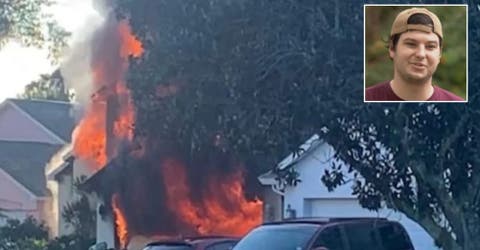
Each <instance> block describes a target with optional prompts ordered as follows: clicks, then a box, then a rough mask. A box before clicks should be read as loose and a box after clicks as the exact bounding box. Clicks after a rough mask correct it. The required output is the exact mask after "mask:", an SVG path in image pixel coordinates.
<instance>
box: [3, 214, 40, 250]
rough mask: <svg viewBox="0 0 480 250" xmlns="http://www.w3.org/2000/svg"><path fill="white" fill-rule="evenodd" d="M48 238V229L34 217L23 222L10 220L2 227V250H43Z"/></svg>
mask: <svg viewBox="0 0 480 250" xmlns="http://www.w3.org/2000/svg"><path fill="white" fill-rule="evenodd" d="M47 238H48V231H47V228H46V227H45V225H44V224H43V223H39V222H38V221H37V220H36V219H35V218H33V217H28V218H26V219H25V220H24V221H23V222H20V221H19V220H15V219H8V220H7V223H6V225H5V226H3V227H0V249H1V250H24V249H31V250H43V249H44V246H45V245H46V242H47Z"/></svg>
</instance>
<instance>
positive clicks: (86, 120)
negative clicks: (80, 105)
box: [73, 21, 143, 170]
mask: <svg viewBox="0 0 480 250" xmlns="http://www.w3.org/2000/svg"><path fill="white" fill-rule="evenodd" d="M116 39H118V41H119V42H120V43H119V45H118V48H117V50H116V51H113V52H112V53H110V54H113V53H114V55H104V56H103V55H94V58H93V62H92V66H91V68H92V78H93V79H92V81H93V84H94V86H95V88H96V89H97V91H96V92H95V93H93V95H92V101H91V103H90V104H89V106H88V107H87V110H86V113H85V114H84V116H83V118H82V120H81V121H80V122H79V124H78V126H77V127H76V128H75V131H74V132H73V142H74V150H75V154H76V155H77V156H78V157H79V158H80V159H82V160H84V161H86V162H87V164H88V165H89V167H91V168H92V169H94V170H98V169H100V168H102V167H103V166H105V164H106V163H107V157H108V156H107V153H108V152H107V134H106V131H107V127H106V126H107V109H108V108H107V106H108V105H109V104H108V102H113V104H116V105H115V109H116V110H115V111H116V112H117V113H115V114H114V118H115V120H114V121H113V134H114V137H115V139H116V142H120V141H122V140H131V139H132V136H133V131H132V124H133V121H134V117H135V115H134V109H133V104H132V101H131V99H130V95H129V92H128V89H127V87H126V86H125V82H124V74H125V72H126V71H127V69H128V58H129V56H134V57H139V56H141V54H142V53H143V49H142V44H141V43H140V42H139V41H138V40H137V39H136V38H135V37H134V36H133V35H132V34H131V30H130V27H129V26H128V23H127V22H125V21H123V22H120V23H118V26H117V37H116ZM112 46H113V45H112ZM113 47H114V46H113ZM110 57H114V59H112V58H110ZM112 61H114V62H113V63H112ZM112 64H114V65H112ZM111 112H114V111H111ZM109 139H110V138H109ZM109 143H112V142H109ZM113 148H114V149H115V145H114V146H113ZM115 153H116V152H113V155H111V156H110V157H113V156H114V155H115Z"/></svg>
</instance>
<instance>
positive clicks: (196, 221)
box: [163, 160, 262, 236]
mask: <svg viewBox="0 0 480 250" xmlns="http://www.w3.org/2000/svg"><path fill="white" fill-rule="evenodd" d="M205 174H207V173H205ZM207 180H208V182H207V183H208V185H207V186H206V187H204V188H205V191H206V192H208V194H207V195H206V196H205V198H204V200H201V201H200V202H196V203H195V202H194V201H192V199H191V198H190V197H192V190H191V189H190V187H189V186H188V185H187V183H188V181H187V178H186V173H185V168H184V167H183V166H182V165H181V164H180V163H179V162H176V161H175V160H168V161H165V162H164V164H163V183H164V184H165V186H166V187H168V188H167V189H166V190H167V205H168V207H169V209H170V210H171V211H174V213H175V214H177V217H178V218H182V219H183V220H184V221H185V222H188V223H189V224H191V225H194V226H195V227H196V233H198V234H201V235H205V234H216V235H218V234H225V235H233V236H242V235H244V234H245V233H246V232H247V231H248V230H250V229H251V228H253V227H254V226H255V225H258V224H259V223H260V222H261V211H262V210H261V208H262V203H261V202H260V201H247V200H246V199H245V197H244V194H243V188H242V180H243V177H242V173H241V172H240V171H238V172H234V173H233V174H232V175H229V176H216V175H214V174H211V175H209V176H208V177H207Z"/></svg>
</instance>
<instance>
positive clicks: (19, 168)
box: [0, 141, 61, 197]
mask: <svg viewBox="0 0 480 250" xmlns="http://www.w3.org/2000/svg"><path fill="white" fill-rule="evenodd" d="M60 147H61V145H52V144H46V143H38V142H13V141H0V168H1V169H3V170H4V171H5V172H7V173H8V174H9V175H10V176H12V177H13V178H14V179H15V180H16V181H18V182H19V183H20V184H22V185H23V186H24V187H26V188H27V189H28V190H30V191H31V192H32V193H33V194H35V195H37V196H39V197H44V196H47V194H48V192H47V188H46V187H47V185H46V183H45V173H44V171H45V165H46V164H47V162H48V161H49V160H50V158H51V157H52V156H53V154H55V152H57V151H58V150H59V149H60Z"/></svg>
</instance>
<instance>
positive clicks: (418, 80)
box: [397, 68, 436, 85]
mask: <svg viewBox="0 0 480 250" xmlns="http://www.w3.org/2000/svg"><path fill="white" fill-rule="evenodd" d="M425 70H426V71H427V72H426V74H425V75H423V76H420V75H417V74H412V73H410V72H409V71H408V70H407V69H405V68H404V69H397V73H398V76H399V77H400V78H401V79H402V80H403V81H404V82H405V83H407V84H412V85H421V84H427V83H429V82H430V81H429V80H431V79H432V76H433V72H435V70H436V69H433V71H429V70H428V69H425Z"/></svg>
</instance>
